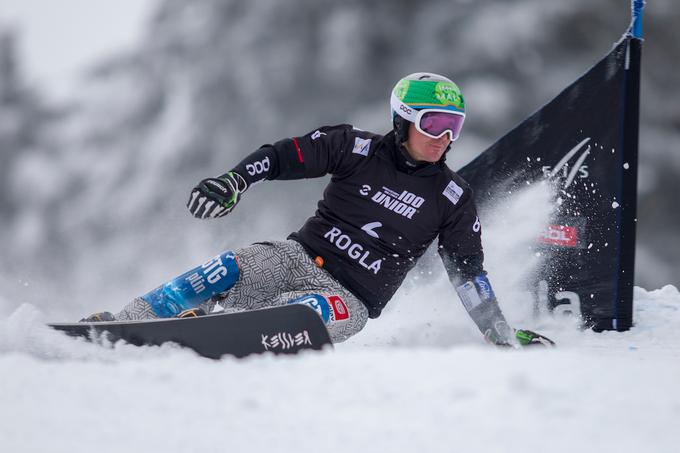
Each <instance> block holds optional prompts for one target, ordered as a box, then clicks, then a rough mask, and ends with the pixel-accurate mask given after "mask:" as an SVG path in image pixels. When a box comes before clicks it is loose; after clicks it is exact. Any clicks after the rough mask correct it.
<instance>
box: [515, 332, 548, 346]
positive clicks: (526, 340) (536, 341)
mask: <svg viewBox="0 0 680 453" xmlns="http://www.w3.org/2000/svg"><path fill="white" fill-rule="evenodd" d="M515 338H517V341H518V342H519V344H520V345H521V346H555V342H554V341H552V340H551V339H550V338H548V337H546V336H543V335H541V334H540V333H536V332H532V331H531V330H523V329H518V330H515Z"/></svg>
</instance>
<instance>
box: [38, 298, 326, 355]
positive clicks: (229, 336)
mask: <svg viewBox="0 0 680 453" xmlns="http://www.w3.org/2000/svg"><path fill="white" fill-rule="evenodd" d="M49 326H50V327H52V328H54V329H56V330H60V331H63V332H65V333H66V334H68V335H70V336H75V337H83V338H87V339H88V340H96V339H97V338H100V337H104V338H106V339H107V340H109V341H112V342H115V341H118V340H124V341H126V342H128V343H130V344H133V345H135V346H142V345H161V344H163V343H166V342H174V343H177V344H179V345H181V346H184V347H187V348H191V349H193V350H194V351H196V353H198V354H199V355H201V356H203V357H209V358H212V359H219V358H220V357H222V356H223V355H225V354H229V355H232V356H235V357H245V356H248V355H250V354H258V353H264V352H273V353H275V354H295V353H297V352H299V351H301V350H304V349H315V350H319V349H321V348H323V347H324V346H326V345H331V347H332V343H331V339H330V337H329V335H328V330H326V326H325V325H324V324H323V321H322V320H321V318H320V317H319V315H318V314H317V312H316V311H314V310H313V309H312V308H310V307H308V306H306V305H295V304H294V305H285V306H282V307H274V308H265V309H261V310H252V311H245V312H237V313H215V314H209V315H205V316H199V317H192V318H167V319H149V320H138V321H113V322H78V323H54V324H49Z"/></svg>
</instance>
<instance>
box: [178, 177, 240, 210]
mask: <svg viewBox="0 0 680 453" xmlns="http://www.w3.org/2000/svg"><path fill="white" fill-rule="evenodd" d="M247 188H248V184H247V183H246V181H245V179H243V177H242V176H241V175H239V174H238V173H236V172H234V171H230V172H229V173H225V174H224V175H222V176H219V177H217V178H207V179H204V180H203V181H201V182H200V183H199V184H198V185H197V186H196V187H194V189H193V190H192V191H191V196H190V197H189V201H188V202H187V208H189V212H191V214H192V215H193V216H194V217H196V218H198V219H208V218H212V219H214V218H218V217H224V216H225V215H227V214H229V213H230V212H231V211H233V209H234V208H235V207H236V205H237V204H238V202H239V200H240V199H241V195H242V194H243V192H245V191H246V189H247Z"/></svg>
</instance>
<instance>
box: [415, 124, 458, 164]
mask: <svg viewBox="0 0 680 453" xmlns="http://www.w3.org/2000/svg"><path fill="white" fill-rule="evenodd" d="M450 142H451V141H450V140H449V134H444V135H442V136H441V137H439V138H432V137H428V136H427V135H425V134H421V133H420V132H418V129H416V125H415V124H413V123H411V124H410V125H409V129H408V140H407V141H406V144H405V146H406V150H407V151H408V153H409V154H410V155H411V158H413V159H414V160H420V161H424V162H437V161H439V159H441V158H442V155H443V154H444V152H446V148H448V146H449V143H450Z"/></svg>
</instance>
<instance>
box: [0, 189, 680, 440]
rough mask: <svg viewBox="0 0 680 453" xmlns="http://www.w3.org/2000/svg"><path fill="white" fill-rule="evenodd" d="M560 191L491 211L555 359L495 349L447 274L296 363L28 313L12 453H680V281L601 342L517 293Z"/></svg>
mask: <svg viewBox="0 0 680 453" xmlns="http://www.w3.org/2000/svg"><path fill="white" fill-rule="evenodd" d="M547 192H548V191H546V190H545V187H541V186H539V185H537V186H535V187H532V188H529V189H527V190H525V191H523V192H522V193H518V194H513V196H512V197H510V198H509V199H508V200H504V201H502V202H501V203H499V206H495V207H492V208H490V209H491V210H492V212H493V216H492V217H491V218H492V219H494V221H492V222H487V224H488V228H486V230H485V235H484V245H485V248H486V250H487V268H488V269H489V271H490V276H491V280H492V282H494V286H495V289H496V294H497V295H498V296H499V299H500V300H501V305H502V307H503V309H504V311H505V314H506V316H507V317H508V320H509V322H510V323H511V324H512V325H513V326H516V327H523V328H529V329H533V330H537V331H539V332H541V333H544V334H546V335H547V336H549V337H550V338H553V339H554V340H555V341H556V342H557V344H558V347H557V348H555V349H551V350H535V349H534V350H511V351H508V350H498V349H496V348H493V347H491V346H489V345H486V344H485V343H484V342H483V340H482V337H481V335H480V333H479V332H478V331H477V328H476V327H475V326H474V324H473V323H472V321H471V320H470V319H469V317H468V316H467V314H466V313H465V311H464V309H463V308H462V306H461V304H460V303H459V302H458V301H457V300H456V297H455V295H454V291H453V289H452V287H451V285H450V283H449V282H448V280H447V278H446V276H445V275H444V273H443V272H441V273H440V274H438V275H418V274H416V275H413V276H412V277H411V278H410V279H409V280H408V281H407V282H406V283H405V284H404V286H403V287H402V288H401V289H400V290H399V292H398V293H397V295H396V297H395V300H393V301H392V302H391V303H390V304H389V305H388V307H387V309H386V310H385V312H384V314H383V315H382V316H381V318H380V319H378V320H371V321H370V322H369V323H368V325H367V327H366V328H365V329H364V330H363V331H362V332H360V333H359V334H357V335H356V336H355V337H353V338H351V339H350V340H348V341H347V342H345V343H342V344H339V345H337V346H336V347H335V349H334V350H330V349H329V350H325V351H322V352H307V353H304V354H301V355H298V356H294V357H276V356H273V355H263V356H256V357H250V358H246V359H243V360H236V359H233V358H230V357H225V358H223V359H221V360H210V359H205V358H201V357H198V356H197V355H196V354H194V353H193V352H191V351H188V350H183V349H181V348H179V347H177V346H175V345H163V346H162V347H142V348H136V347H133V346H130V345H126V344H123V343H117V344H115V345H113V346H112V347H110V348H105V347H102V346H98V345H95V344H90V343H87V342H85V341H83V340H76V339H72V338H68V337H66V336H64V335H63V334H61V333H58V332H56V331H52V330H51V329H49V328H48V327H46V326H45V322H47V321H53V320H54V319H46V316H45V312H44V311H42V309H41V308H38V307H36V306H34V305H29V304H24V305H21V306H19V308H16V309H14V310H13V311H11V310H0V312H2V313H6V312H8V311H11V314H9V316H7V317H4V318H0V451H1V452H45V451H50V452H55V453H56V452H80V451H96V452H98V453H104V452H116V453H119V452H121V451H122V452H135V451H150V452H156V451H158V452H163V453H169V452H187V451H201V452H212V451H215V452H217V451H220V452H224V451H238V452H244V451H247V452H260V451H263V452H264V451H274V452H288V451H291V452H293V451H295V452H301V451H302V452H304V451H324V452H335V451H338V452H347V451H389V452H413V451H415V450H420V451H423V452H456V451H475V452H517V451H527V450H529V451H536V452H565V453H566V452H568V453H573V452H576V451H578V452H579V453H581V452H598V453H600V452H617V453H621V452H638V451H645V452H657V453H664V452H669V453H670V452H676V451H678V444H680V433H679V432H678V430H677V426H678V422H677V419H678V417H679V416H680V391H679V390H678V387H677V383H678V381H679V379H678V378H680V360H679V359H680V337H679V336H678V335H677V332H678V330H679V327H680V293H679V292H678V290H677V289H676V288H675V287H673V286H670V285H668V286H665V287H664V288H662V289H660V290H656V291H646V290H644V289H641V288H636V289H635V326H634V327H633V328H632V329H631V330H630V331H628V332H623V333H619V332H603V333H600V334H596V333H594V332H592V331H582V330H579V329H578V327H577V325H578V323H577V321H576V320H575V319H571V318H553V317H551V316H549V315H543V316H542V317H539V318H535V317H534V316H533V315H532V314H531V310H528V309H527V307H529V306H531V304H527V303H526V300H527V299H526V296H522V294H521V292H517V291H515V290H513V288H515V287H517V285H518V283H519V282H520V281H521V280H522V276H523V275H526V273H527V272H530V270H531V268H532V267H533V266H536V265H537V264H538V260H539V259H540V257H537V256H535V255H534V254H533V253H532V252H531V248H530V247H529V244H530V243H531V242H532V241H533V240H534V238H535V237H536V235H537V231H540V228H541V225H542V223H541V219H543V221H545V219H546V218H547V216H549V214H550V207H549V206H550V203H549V200H550V196H549V194H547ZM522 206H532V208H533V209H531V210H528V211H527V210H526V209H520V208H521V207H522ZM517 212H524V213H525V215H523V216H522V218H521V219H518V218H515V217H514V216H516V213H517ZM507 237H512V238H513V240H512V241H508V240H503V238H507ZM429 273H431V271H429ZM12 306H16V305H13V304H11V303H10V301H7V300H2V298H0V308H2V307H12Z"/></svg>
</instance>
